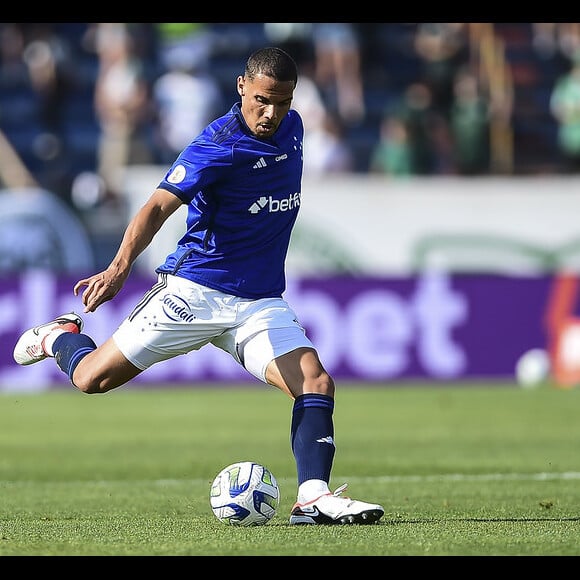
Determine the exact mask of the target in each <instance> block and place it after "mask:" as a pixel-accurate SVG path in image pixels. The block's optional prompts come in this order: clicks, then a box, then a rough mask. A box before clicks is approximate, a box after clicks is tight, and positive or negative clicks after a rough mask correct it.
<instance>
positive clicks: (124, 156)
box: [95, 22, 151, 195]
mask: <svg viewBox="0 0 580 580" xmlns="http://www.w3.org/2000/svg"><path fill="white" fill-rule="evenodd" d="M95 42H96V52H97V55H98V58H99V69H98V74H97V79H96V84H95V111H96V114H97V118H98V121H99V123H100V126H101V138H100V143H99V153H98V174H99V175H100V176H101V177H102V178H103V180H104V181H105V184H106V187H107V189H108V191H109V192H111V193H112V194H114V195H116V194H118V193H119V192H120V190H121V180H122V173H121V170H122V169H123V168H124V167H125V166H127V165H128V164H134V163H149V162H151V152H150V148H149V146H148V144H147V143H146V142H145V141H146V138H145V136H144V133H145V125H146V122H147V121H150V119H151V117H150V115H151V102H150V95H149V86H148V84H147V78H146V75H145V71H144V69H143V63H142V61H141V60H140V59H139V58H138V57H137V56H136V55H135V54H134V51H133V38H132V36H131V33H130V29H129V28H128V25H127V24H125V23H115V22H110V23H99V24H97V30H96V37H95Z"/></svg>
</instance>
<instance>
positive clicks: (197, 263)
mask: <svg viewBox="0 0 580 580" xmlns="http://www.w3.org/2000/svg"><path fill="white" fill-rule="evenodd" d="M297 81H298V71H297V67H296V64H295V62H294V60H293V59H292V58H291V57H290V56H289V55H288V54H287V53H286V52H285V51H283V50H281V49H279V48H276V47H266V48H262V49H259V50H257V51H255V52H254V53H253V54H252V55H250V57H249V58H248V60H247V62H246V66H245V70H244V74H243V75H240V76H238V78H237V90H238V93H239V95H240V98H241V101H240V102H238V103H235V104H234V105H233V106H232V108H231V109H230V111H229V112H228V113H226V114H225V115H224V116H222V117H220V118H218V119H216V120H215V121H213V122H212V123H210V124H209V125H208V126H207V127H206V128H205V129H204V130H203V131H202V132H201V133H200V134H199V135H198V136H197V137H195V138H194V139H193V141H192V142H191V143H190V144H189V145H188V146H187V147H186V148H185V149H184V150H183V151H182V152H181V153H180V154H179V155H178V156H177V158H176V160H175V162H174V163H173V165H172V166H171V167H170V168H169V171H168V172H167V173H166V175H165V177H164V178H163V179H162V181H161V183H160V184H159V185H158V186H157V189H155V191H154V192H153V193H152V195H151V197H150V198H149V199H148V201H147V202H146V203H145V204H144V205H143V207H142V208H141V209H140V210H139V211H138V212H137V213H136V215H135V216H134V217H133V219H132V220H131V221H130V223H129V224H128V226H127V229H126V231H125V233H124V235H123V239H122V241H121V244H120V246H119V249H118V251H117V254H116V255H115V257H114V258H113V260H112V261H111V263H110V265H109V266H108V267H107V268H106V269H105V270H104V271H102V272H100V273H98V274H94V275H93V276H90V277H89V278H84V279H82V280H79V281H78V282H77V283H76V284H75V286H74V288H73V292H74V294H75V295H77V296H78V295H79V293H80V292H81V289H82V288H83V287H84V288H85V289H84V290H83V291H82V297H81V299H82V303H83V305H84V312H85V313H89V312H94V311H95V310H96V309H97V308H98V307H99V306H100V305H101V304H103V303H104V302H106V301H108V300H111V299H112V298H113V297H114V296H115V295H116V294H117V293H118V292H119V290H120V289H121V288H122V286H123V284H124V282H125V281H126V279H127V277H128V276H129V273H130V270H131V266H132V264H133V263H134V261H135V260H136V258H137V257H138V256H139V254H140V253H141V252H142V251H143V250H144V249H145V248H146V247H147V246H148V245H149V243H150V242H151V241H152V240H153V237H154V236H155V234H156V233H157V231H158V230H159V229H160V228H161V226H162V225H163V223H164V222H165V220H167V218H168V217H169V216H170V215H171V214H172V213H174V212H175V211H176V210H177V208H179V207H180V206H181V205H182V204H185V205H187V207H188V214H187V223H186V230H185V233H184V234H183V237H182V238H181V239H180V240H179V242H178V243H177V248H176V249H175V251H174V252H173V253H171V254H170V255H169V256H167V258H166V260H165V262H164V263H163V264H161V265H160V266H159V267H158V268H157V269H156V273H157V276H158V280H157V283H156V284H155V285H153V286H152V287H151V289H150V290H149V291H148V292H147V293H146V294H145V295H144V296H143V298H142V299H141V301H140V302H139V303H138V304H137V305H136V306H135V307H134V309H133V311H132V312H131V313H130V314H129V315H128V317H127V318H126V319H125V320H123V322H122V323H121V324H120V326H119V328H117V330H116V331H115V332H114V333H113V335H112V336H111V337H110V338H109V339H108V340H106V341H105V342H104V343H103V344H102V345H100V346H98V347H97V345H96V344H95V342H94V341H93V340H92V339H91V338H90V337H89V336H87V335H86V334H83V333H82V330H83V320H82V318H81V317H80V316H79V315H78V314H76V313H74V312H72V313H69V314H63V315H62V316H59V317H58V318H57V319H55V320H53V321H51V322H48V323H46V324H42V325H39V326H36V327H35V328H32V329H30V330H28V331H26V332H25V333H24V334H23V335H22V336H21V337H20V339H19V340H18V342H17V344H16V346H15V347H14V359H15V361H16V362H17V363H18V364H21V365H30V364H33V363H36V362H39V361H41V360H44V359H46V358H47V357H53V358H54V359H55V361H56V364H57V365H58V366H59V368H60V369H61V370H62V371H63V372H64V373H66V374H67V375H68V377H69V379H70V381H71V383H72V384H73V385H74V386H75V387H76V388H77V389H79V390H80V391H82V392H84V393H105V392H107V391H110V390H111V389H115V388H117V387H119V386H121V385H123V384H125V383H127V382H128V381H130V380H131V379H133V378H134V377H136V376H137V375H138V374H139V373H141V372H142V371H144V370H146V369H148V368H149V367H150V366H152V365H153V364H155V363H157V362H160V361H163V360H167V359H170V358H172V357H175V356H177V355H182V354H186V353H188V352H190V351H193V350H197V349H199V348H201V347H202V346H204V345H206V344H208V343H211V344H213V345H214V346H216V347H218V348H221V349H223V350H225V351H226V352H228V353H229V354H230V355H231V356H232V357H233V358H234V359H235V360H236V361H237V362H238V363H239V364H240V365H242V366H243V367H244V368H245V369H246V370H247V371H248V372H249V373H251V374H252V375H253V376H255V377H257V378H258V379H259V380H261V381H263V382H264V383H266V384H269V385H273V386H275V387H277V388H278V389H280V390H281V391H282V392H284V393H286V394H287V395H288V396H289V397H290V398H291V399H292V400H293V410H292V421H291V427H290V429H291V447H292V452H293V454H294V457H295V461H296V467H297V474H298V497H297V501H296V503H295V504H294V506H293V508H292V511H291V514H290V524H299V525H300V524H315V525H316V524H372V523H374V522H376V521H378V520H379V519H380V518H381V517H382V516H383V514H384V509H383V508H382V506H380V505H378V504H373V503H366V502H362V501H358V500H353V499H350V498H348V497H344V496H341V495H340V494H341V493H342V491H344V489H345V487H346V485H343V486H341V487H340V488H338V489H337V490H336V491H335V492H334V493H333V492H331V491H330V489H329V487H328V484H329V481H330V475H331V469H332V465H333V461H334V454H335V444H334V423H333V411H334V394H335V384H334V381H333V379H332V377H331V376H330V375H329V374H328V373H327V372H326V370H325V369H324V367H323V365H322V363H321V361H320V359H319V356H318V353H317V351H316V349H315V348H314V346H313V344H312V342H311V341H310V340H309V338H308V337H307V336H306V334H305V331H304V328H302V326H301V325H300V323H299V321H298V319H297V316H296V314H295V313H294V311H293V310H292V308H291V307H290V306H289V305H288V303H287V302H286V301H285V300H284V299H283V298H282V293H283V292H284V290H285V287H286V279H285V272H284V266H285V260H286V254H287V250H288V245H289V242H290V234H291V231H292V227H293V226H294V223H295V221H296V218H297V215H298V211H299V209H300V196H301V178H302V141H303V133H304V128H303V124H302V119H301V117H300V116H299V114H298V113H297V112H296V111H295V110H293V109H291V104H292V97H293V94H294V89H295V87H296V83H297Z"/></svg>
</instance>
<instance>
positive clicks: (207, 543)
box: [0, 383, 580, 556]
mask: <svg viewBox="0 0 580 580" xmlns="http://www.w3.org/2000/svg"><path fill="white" fill-rule="evenodd" d="M336 400H337V404H336V410H335V426H336V438H335V439H336V445H337V453H336V458H335V464H334V471H333V479H332V481H331V487H332V488H333V489H334V488H336V487H338V486H339V485H340V484H342V483H344V482H348V484H349V487H348V490H347V492H346V494H347V495H350V496H352V497H355V498H360V499H364V500H367V501H372V502H378V503H381V504H382V505H383V506H384V507H385V515H384V517H383V518H382V519H381V520H380V522H379V523H378V524H375V525H370V526H311V527H302V526H290V525H289V524H288V516H289V512H290V509H291V506H292V504H293V502H294V500H295V494H296V481H295V466H294V460H293V457H292V454H291V451H290V443H289V425H290V417H291V409H292V403H291V401H290V399H289V398H287V397H286V396H285V395H283V394H282V393H280V392H278V391H277V390H276V389H274V388H272V387H266V386H261V385H258V386H256V387H248V386H232V387H226V388H224V387H223V386H211V385H207V386H202V387H195V388H191V389H187V388H172V387H171V386H166V387H160V388H157V389H150V388H147V389H142V388H136V387H134V388H132V387H131V386H130V385H126V386H124V387H122V388H120V389H118V390H116V391H112V392H110V393H108V394H106V395H84V394H82V393H80V392H77V391H75V390H74V389H73V388H72V387H70V390H67V389H66V388H65V389H58V390H55V391H51V392H44V393H36V394H33V393H4V394H2V395H0V556H93V555H94V556H96V555H99V556H111V555H113V556H147V555H150V556H195V555H204V556H255V555H260V556H301V555H304V556H339V555H340V556H349V555H351V556H431V555H432V556H493V555H497V556H502V555H506V556H507V555H517V556H527V555H529V556H532V555H551V556H558V555H568V556H573V555H580V542H579V541H578V538H580V481H579V480H580V453H579V449H580V445H579V444H580V421H579V420H578V416H579V411H580V390H576V389H571V390H558V389H555V388H551V387H548V386H544V387H541V388H538V389H535V390H522V389H519V388H517V387H516V386H515V385H510V384H501V385H484V384H477V385H442V384H439V383H437V384H432V385H431V384H422V385H410V384H401V385H394V386H392V385H355V384H348V385H339V388H338V391H337V399H336ZM240 460H255V461H258V462H261V463H263V464H265V465H266V466H267V467H269V468H270V470H271V471H272V472H273V473H274V475H275V476H276V478H277V480H278V483H279V485H280V489H281V502H280V507H279V510H278V513H277V514H276V516H275V517H274V518H273V519H272V520H271V521H270V522H269V523H268V524H267V525H265V526H260V527H256V528H237V527H233V526H228V525H226V524H223V523H221V522H219V521H218V520H217V519H216V518H215V517H214V515H213V514H212V512H211V509H210V506H209V487H210V484H211V481H212V480H213V478H214V476H215V475H216V474H217V472H218V471H219V470H220V469H221V468H222V467H224V466H225V465H228V464H229V463H232V462H234V461H240Z"/></svg>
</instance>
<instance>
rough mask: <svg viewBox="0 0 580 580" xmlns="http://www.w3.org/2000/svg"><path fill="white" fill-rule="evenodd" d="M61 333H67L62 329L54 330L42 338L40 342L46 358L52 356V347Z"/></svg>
mask: <svg viewBox="0 0 580 580" xmlns="http://www.w3.org/2000/svg"><path fill="white" fill-rule="evenodd" d="M63 332H68V331H67V330H64V329H62V328H55V329H54V330H51V331H50V332H49V333H48V334H47V335H46V336H45V337H44V340H43V341H42V349H43V350H44V352H45V353H46V354H47V355H48V356H54V353H53V352H52V345H53V344H54V341H55V340H56V339H57V338H58V337H59V336H60V335H61V334H62V333H63Z"/></svg>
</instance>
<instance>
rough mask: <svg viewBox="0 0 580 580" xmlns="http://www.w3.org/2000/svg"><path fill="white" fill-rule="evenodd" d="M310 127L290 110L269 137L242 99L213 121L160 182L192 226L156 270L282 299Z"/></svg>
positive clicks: (250, 295)
mask: <svg viewBox="0 0 580 580" xmlns="http://www.w3.org/2000/svg"><path fill="white" fill-rule="evenodd" d="M303 136H304V126H303V123H302V119H301V117H300V115H299V114H298V113H297V112H296V111H295V110H293V109H291V110H290V111H289V112H288V114H287V115H286V117H285V118H284V119H283V120H282V122H281V123H280V126H279V127H278V130H277V131H276V133H275V134H274V135H273V137H272V138H270V139H257V138H256V137H254V136H253V135H252V134H251V132H250V130H249V129H248V126H247V125H246V122H245V121H244V119H243V117H242V114H241V111H240V103H236V104H235V105H234V106H233V107H232V108H231V109H230V111H229V112H228V113H227V114H225V115H224V116H223V117H220V118H219V119H216V120H215V121H213V122H212V123H210V124H209V125H208V126H207V127H206V128H205V129H204V130H203V131H202V132H201V133H200V134H199V135H198V136H197V137H196V138H195V139H194V140H193V141H192V142H191V143H190V144H189V145H188V146H187V147H186V148H185V149H184V150H183V151H182V152H181V153H180V155H179V156H178V157H177V159H176V160H175V162H174V163H173V165H172V166H171V167H170V169H169V171H168V172H167V174H166V175H165V177H164V179H163V180H162V181H161V183H160V184H159V187H160V188H163V189H166V190H168V191H170V192H172V193H173V194H175V195H176V196H177V197H179V198H180V199H181V200H182V201H183V203H185V204H187V206H188V212H187V224H186V226H187V230H186V232H185V235H184V236H183V237H182V238H181V239H180V240H179V242H178V244H177V248H176V250H175V251H174V252H173V253H171V254H170V255H169V256H167V258H166V260H165V262H164V263H163V264H162V265H161V266H159V267H158V268H157V270H156V271H157V272H167V273H170V274H174V275H177V276H181V277H183V278H187V279H189V280H192V281H194V282H197V283H199V284H203V285H204V286H209V287H210V288H214V289H216V290H220V291H222V292H226V293H228V294H233V295H236V296H241V297H244V298H253V299H256V298H270V297H277V296H281V295H282V293H283V291H284V290H285V288H286V278H285V270H284V268H285V261H286V255H287V252H288V246H289V243H290V236H291V233H292V228H293V226H294V223H295V221H296V218H297V216H298V211H299V209H300V195H301V181H302V166H303V162H302V141H303Z"/></svg>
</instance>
